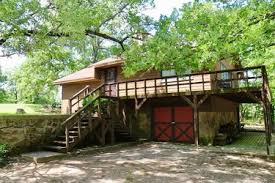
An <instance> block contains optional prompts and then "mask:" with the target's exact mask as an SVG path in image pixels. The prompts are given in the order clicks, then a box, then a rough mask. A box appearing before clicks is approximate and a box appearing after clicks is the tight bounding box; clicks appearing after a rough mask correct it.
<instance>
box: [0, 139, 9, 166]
mask: <svg viewBox="0 0 275 183" xmlns="http://www.w3.org/2000/svg"><path fill="white" fill-rule="evenodd" d="M7 153H8V146H7V145H5V144H0V167H1V166H4V165H5V164H6V163H7Z"/></svg>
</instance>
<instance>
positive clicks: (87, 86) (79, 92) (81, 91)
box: [70, 85, 90, 100]
mask: <svg viewBox="0 0 275 183" xmlns="http://www.w3.org/2000/svg"><path fill="white" fill-rule="evenodd" d="M88 88H90V85H86V86H85V87H84V88H83V89H81V90H80V91H78V92H77V93H76V94H74V95H73V96H72V97H71V98H70V100H73V99H74V98H75V97H77V96H78V95H80V94H81V93H83V92H84V91H85V90H86V89H88Z"/></svg>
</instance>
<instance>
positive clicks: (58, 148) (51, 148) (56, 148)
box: [43, 145, 66, 152]
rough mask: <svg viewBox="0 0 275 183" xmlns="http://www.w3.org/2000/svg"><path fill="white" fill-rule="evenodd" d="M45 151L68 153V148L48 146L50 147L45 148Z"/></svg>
mask: <svg viewBox="0 0 275 183" xmlns="http://www.w3.org/2000/svg"><path fill="white" fill-rule="evenodd" d="M43 149H46V150H52V151H58V152H66V147H64V146H56V145H48V146H43Z"/></svg>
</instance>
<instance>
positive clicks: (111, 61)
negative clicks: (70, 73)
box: [89, 57, 124, 68]
mask: <svg viewBox="0 0 275 183" xmlns="http://www.w3.org/2000/svg"><path fill="white" fill-rule="evenodd" d="M123 62H124V61H123V59H122V58H120V57H116V58H112V57H110V58H107V59H105V60H101V61H99V62H96V63H94V64H91V65H90V66H89V67H94V68H108V67H112V66H115V65H120V64H122V63H123Z"/></svg>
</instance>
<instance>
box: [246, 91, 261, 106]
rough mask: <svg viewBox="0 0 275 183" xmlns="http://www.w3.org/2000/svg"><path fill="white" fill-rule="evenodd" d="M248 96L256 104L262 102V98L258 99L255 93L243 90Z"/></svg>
mask: <svg viewBox="0 0 275 183" xmlns="http://www.w3.org/2000/svg"><path fill="white" fill-rule="evenodd" d="M245 93H246V94H247V95H248V96H249V97H250V98H252V99H253V100H254V101H255V102H257V103H258V104H262V100H261V99H259V98H258V97H256V96H255V95H253V94H252V93H251V92H249V91H247V92H245Z"/></svg>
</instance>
